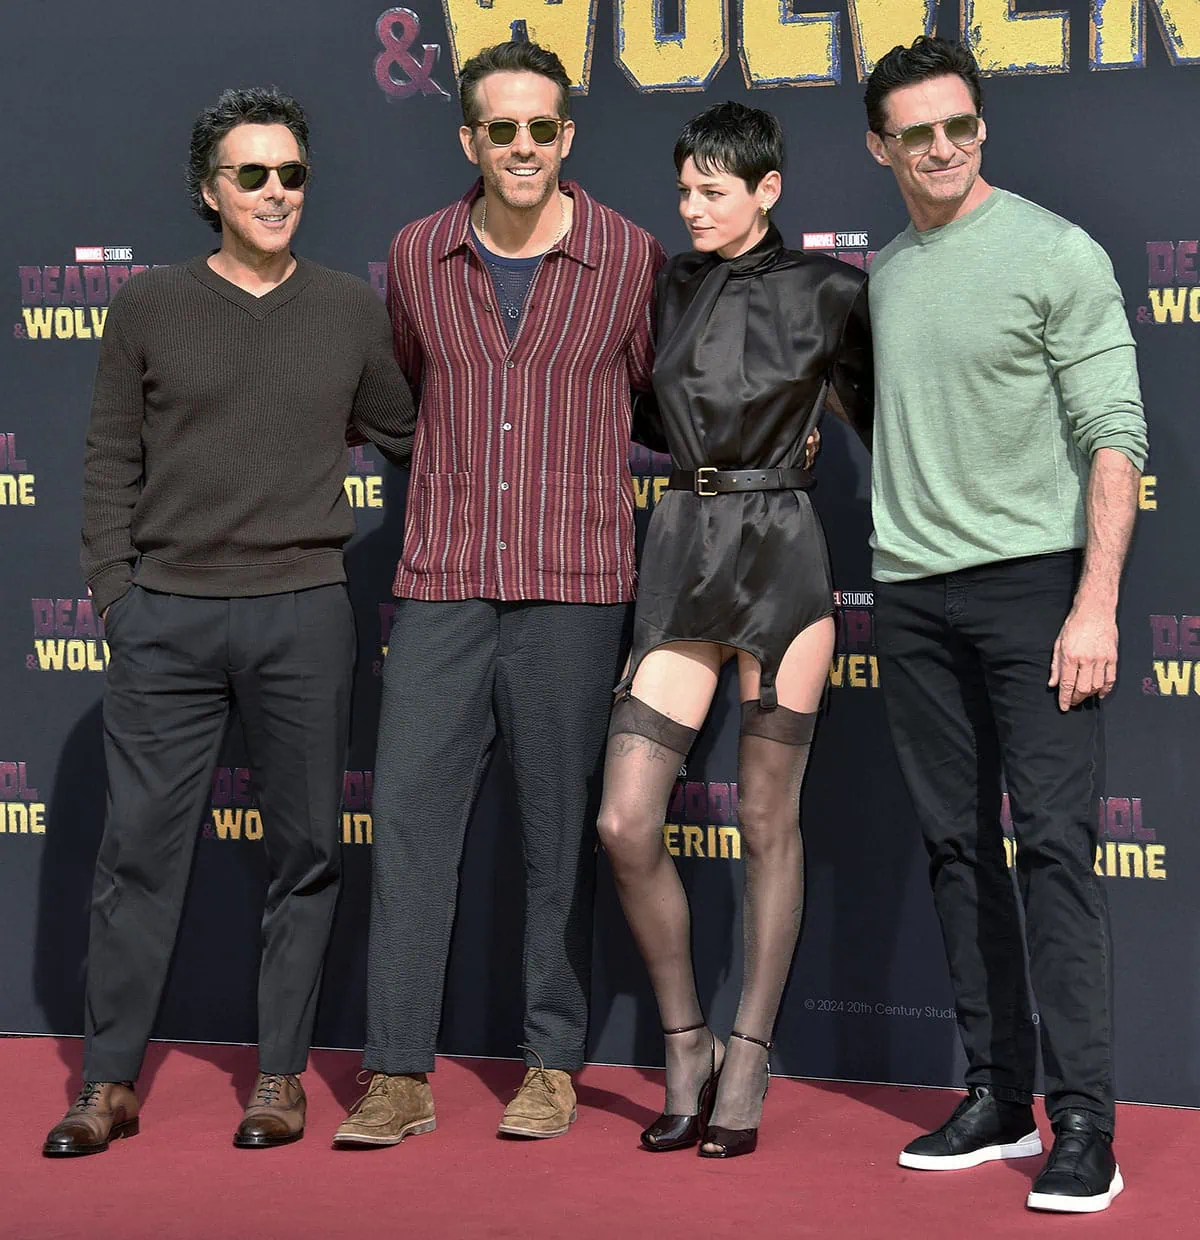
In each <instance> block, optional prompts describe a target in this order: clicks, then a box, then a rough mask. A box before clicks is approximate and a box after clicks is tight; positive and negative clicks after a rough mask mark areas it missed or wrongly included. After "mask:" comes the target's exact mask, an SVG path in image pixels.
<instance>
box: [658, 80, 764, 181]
mask: <svg viewBox="0 0 1200 1240" xmlns="http://www.w3.org/2000/svg"><path fill="white" fill-rule="evenodd" d="M783 157H784V151H783V130H782V129H780V127H779V122H778V121H777V120H776V119H775V117H774V116H772V115H771V113H770V112H764V111H763V110H762V109H761V108H748V107H747V106H746V105H745V104H744V103H736V102H734V101H733V100H729V101H728V102H726V103H714V104H713V105H712V107H711V108H705V110H704V111H703V112H701V113H700V114H699V116H693V117H692V119H691V120H690V121H688V123H687V124H686V125H684V127H683V130H682V131H681V132H680V134H679V137H678V139H676V142H675V171H676V172H682V171H683V165H684V164H685V163H686V162H687V160H688V159H689V158H690V159H691V160H692V162H693V163H694V164H695V165H696V170H697V171H698V172H700V173H701V174H703V175H706V176H707V175H708V174H709V173H712V172H724V173H727V174H728V175H729V176H734V177H741V178H742V180H743V181H745V183H746V188H747V189H750V190H755V189H757V188H758V183H759V181H761V180H762V179H763V177H765V176H766V175H767V173H768V172H782V171H783Z"/></svg>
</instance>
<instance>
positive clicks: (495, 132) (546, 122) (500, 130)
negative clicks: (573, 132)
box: [475, 116, 563, 146]
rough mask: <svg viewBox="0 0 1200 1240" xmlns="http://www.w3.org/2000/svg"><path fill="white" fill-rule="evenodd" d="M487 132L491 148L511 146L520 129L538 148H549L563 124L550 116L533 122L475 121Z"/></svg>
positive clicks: (540, 117)
mask: <svg viewBox="0 0 1200 1240" xmlns="http://www.w3.org/2000/svg"><path fill="white" fill-rule="evenodd" d="M475 123H476V124H477V125H482V126H483V127H484V129H486V130H487V136H488V141H489V142H491V144H492V145H493V146H512V144H513V143H514V142H515V141H516V140H517V134H518V133H519V132H520V131H521V130H522V129H528V130H529V136H530V137H531V138H532V139H533V140H534V142H536V143H537V145H538V146H549V145H550V144H551V143H552V142H553V141H554V139H555V138H557V137H558V131H559V130H560V129H561V128H562V126H563V123H562V121H560V120H557V119H556V118H554V117H552V116H539V117H538V119H537V120H535V121H519V122H518V121H476V122H475Z"/></svg>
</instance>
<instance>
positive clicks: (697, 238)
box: [678, 155, 781, 258]
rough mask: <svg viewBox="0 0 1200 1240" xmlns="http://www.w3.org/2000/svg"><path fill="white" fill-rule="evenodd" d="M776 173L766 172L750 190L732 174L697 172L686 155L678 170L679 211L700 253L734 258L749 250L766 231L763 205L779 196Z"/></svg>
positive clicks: (777, 175) (768, 207)
mask: <svg viewBox="0 0 1200 1240" xmlns="http://www.w3.org/2000/svg"><path fill="white" fill-rule="evenodd" d="M780 184H781V181H780V175H779V173H778V172H768V173H767V174H766V176H764V177H763V179H762V180H761V181H759V183H758V185H757V186H756V187H755V188H754V189H750V188H749V186H747V184H746V182H745V181H743V180H742V178H741V177H739V176H734V175H733V174H732V173H728V172H720V171H718V170H717V169H716V168H710V169H709V170H708V171H707V172H701V171H700V170H699V169H698V168H697V167H696V162H695V160H693V159H692V157H691V156H690V155H689V156H688V157H687V159H685V160H684V161H683V167H682V168H680V170H679V180H678V190H679V214H680V217H681V218H682V219H683V222H684V225H685V227H686V228H687V230H688V235H689V236H690V237H691V239H692V245H693V246H694V247H695V248H696V249H697V250H699V251H701V252H702V253H705V254H708V253H711V252H712V251H714V250H716V251H717V252H718V253H719V254H720V255H721V257H722V258H735V257H737V255H739V254H744V253H745V252H746V251H747V250H749V249H752V248H753V247H754V246H755V245H757V244H758V242H759V241H760V240H761V239H762V236H763V233H765V232H766V230H767V220H766V216H765V215H764V214H763V208H764V207H766V208H767V210H770V209H771V207H772V206H774V205H775V200H776V199H777V198H778V197H779V191H780Z"/></svg>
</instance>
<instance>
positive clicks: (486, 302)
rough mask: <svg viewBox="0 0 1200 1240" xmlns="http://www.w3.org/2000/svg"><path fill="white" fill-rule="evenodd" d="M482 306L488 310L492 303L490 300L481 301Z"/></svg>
mask: <svg viewBox="0 0 1200 1240" xmlns="http://www.w3.org/2000/svg"><path fill="white" fill-rule="evenodd" d="M483 308H484V309H485V310H490V309H491V308H492V303H491V302H490V301H485V302H484V303H483Z"/></svg>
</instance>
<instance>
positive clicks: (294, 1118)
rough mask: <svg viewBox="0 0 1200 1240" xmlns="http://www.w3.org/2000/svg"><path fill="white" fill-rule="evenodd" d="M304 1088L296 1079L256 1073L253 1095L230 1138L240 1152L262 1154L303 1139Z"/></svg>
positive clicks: (298, 1079)
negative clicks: (266, 1150)
mask: <svg viewBox="0 0 1200 1240" xmlns="http://www.w3.org/2000/svg"><path fill="white" fill-rule="evenodd" d="M305 1105H306V1101H305V1097H304V1086H303V1085H301V1084H300V1078H299V1077H298V1076H280V1075H279V1074H278V1073H276V1072H260V1073H259V1074H258V1080H257V1081H255V1082H254V1092H253V1093H252V1094H251V1095H250V1101H249V1103H248V1104H247V1106H246V1110H245V1113H244V1114H243V1115H242V1122H241V1123H240V1124H239V1125H238V1129H237V1132H235V1133H234V1134H233V1143H234V1145H236V1146H237V1147H238V1149H240V1150H262V1149H266V1148H267V1147H268V1146H271V1145H287V1144H288V1143H289V1142H290V1141H299V1140H300V1138H301V1137H302V1136H304V1109H305Z"/></svg>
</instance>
